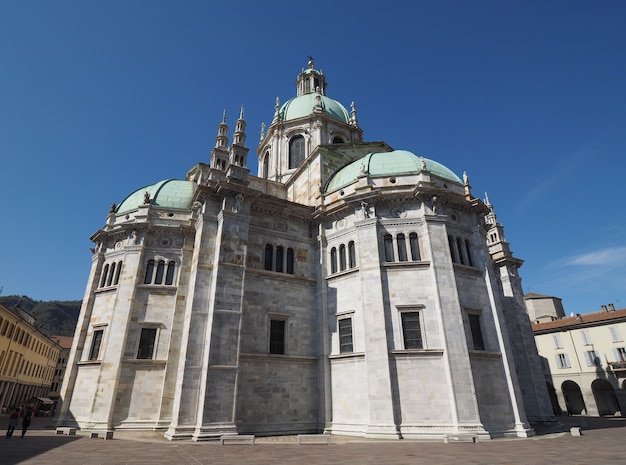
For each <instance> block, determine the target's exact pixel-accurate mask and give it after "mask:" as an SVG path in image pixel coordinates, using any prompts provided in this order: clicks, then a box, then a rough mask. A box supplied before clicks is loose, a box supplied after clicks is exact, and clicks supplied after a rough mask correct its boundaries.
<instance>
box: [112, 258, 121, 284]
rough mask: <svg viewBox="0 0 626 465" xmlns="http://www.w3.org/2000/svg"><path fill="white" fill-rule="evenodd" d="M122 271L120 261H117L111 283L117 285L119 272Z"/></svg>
mask: <svg viewBox="0 0 626 465" xmlns="http://www.w3.org/2000/svg"><path fill="white" fill-rule="evenodd" d="M121 272H122V262H117V267H116V268H115V279H114V280H113V284H114V285H115V286H117V285H118V284H119V282H120V273H121Z"/></svg>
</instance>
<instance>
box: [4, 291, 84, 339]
mask: <svg viewBox="0 0 626 465" xmlns="http://www.w3.org/2000/svg"><path fill="white" fill-rule="evenodd" d="M0 304H2V305H4V306H5V307H8V308H15V307H16V306H19V307H20V308H21V309H22V310H24V311H25V312H28V313H30V314H31V315H32V316H34V317H35V318H36V319H37V327H38V328H39V329H40V330H41V331H42V332H43V333H44V334H47V335H49V336H52V335H54V336H73V335H74V329H75V328H76V322H77V321H78V314H79V313H80V306H81V301H80V300H70V301H58V300H53V301H50V302H43V301H35V300H33V299H31V298H30V297H26V296H19V295H8V296H4V297H3V296H0Z"/></svg>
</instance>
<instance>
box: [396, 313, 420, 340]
mask: <svg viewBox="0 0 626 465" xmlns="http://www.w3.org/2000/svg"><path fill="white" fill-rule="evenodd" d="M400 317H401V319H402V336H403V338H404V348H405V349H423V348H424V344H423V343H422V328H421V326H420V314H419V312H402V313H401V314H400Z"/></svg>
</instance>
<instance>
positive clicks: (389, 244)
mask: <svg viewBox="0 0 626 465" xmlns="http://www.w3.org/2000/svg"><path fill="white" fill-rule="evenodd" d="M383 244H384V247H385V261H386V262H393V256H394V253H393V237H392V236H391V234H385V237H384V238H383Z"/></svg>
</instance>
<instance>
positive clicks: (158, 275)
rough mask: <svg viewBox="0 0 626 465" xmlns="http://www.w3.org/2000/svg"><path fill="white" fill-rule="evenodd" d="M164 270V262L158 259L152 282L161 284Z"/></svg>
mask: <svg viewBox="0 0 626 465" xmlns="http://www.w3.org/2000/svg"><path fill="white" fill-rule="evenodd" d="M164 272H165V262H164V261H163V260H159V264H158V265H157V271H156V278H154V284H161V283H162V282H163V273H164Z"/></svg>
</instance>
